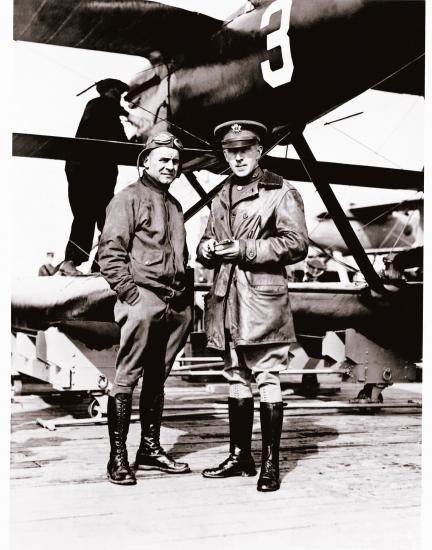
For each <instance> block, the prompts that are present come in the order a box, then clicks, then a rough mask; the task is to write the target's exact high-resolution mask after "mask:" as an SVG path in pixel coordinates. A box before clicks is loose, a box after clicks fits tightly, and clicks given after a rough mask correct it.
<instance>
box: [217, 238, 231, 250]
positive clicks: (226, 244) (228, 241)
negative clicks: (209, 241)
mask: <svg viewBox="0 0 432 550" xmlns="http://www.w3.org/2000/svg"><path fill="white" fill-rule="evenodd" d="M233 242H234V239H224V240H223V241H219V242H217V243H216V244H215V250H217V251H221V250H225V248H229V247H230V246H231V245H232V243H233Z"/></svg>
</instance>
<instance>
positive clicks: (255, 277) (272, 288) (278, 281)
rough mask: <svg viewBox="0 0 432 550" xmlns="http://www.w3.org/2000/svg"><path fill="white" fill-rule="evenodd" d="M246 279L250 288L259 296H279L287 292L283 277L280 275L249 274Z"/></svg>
mask: <svg viewBox="0 0 432 550" xmlns="http://www.w3.org/2000/svg"><path fill="white" fill-rule="evenodd" d="M247 279H248V282H249V285H250V286H251V288H252V289H253V290H254V291H255V292H258V293H260V294H268V295H271V296H280V295H282V294H286V293H287V292H288V287H287V283H286V280H285V277H284V276H283V275H281V274H274V273H259V272H257V273H254V272H249V273H248V274H247Z"/></svg>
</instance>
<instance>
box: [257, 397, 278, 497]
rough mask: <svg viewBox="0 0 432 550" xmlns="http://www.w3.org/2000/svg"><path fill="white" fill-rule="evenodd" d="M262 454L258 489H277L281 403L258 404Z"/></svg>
mask: <svg viewBox="0 0 432 550" xmlns="http://www.w3.org/2000/svg"><path fill="white" fill-rule="evenodd" d="M260 419H261V435H262V456H261V472H260V476H259V478H258V484H257V489H258V491H277V490H278V489H279V487H280V478H279V445H280V437H281V433H282V421H283V403H282V402H279V403H261V404H260Z"/></svg>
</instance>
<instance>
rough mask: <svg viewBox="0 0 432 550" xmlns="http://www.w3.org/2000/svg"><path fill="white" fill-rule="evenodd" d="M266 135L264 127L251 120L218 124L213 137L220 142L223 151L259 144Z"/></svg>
mask: <svg viewBox="0 0 432 550" xmlns="http://www.w3.org/2000/svg"><path fill="white" fill-rule="evenodd" d="M266 134H267V128H266V126H264V124H261V123H260V122H255V121H253V120H237V121H236V120H230V121H228V122H224V123H223V124H219V126H216V128H215V130H214V135H215V137H216V139H218V140H219V141H220V142H221V145H222V148H223V149H238V148H240V147H244V146H246V145H252V144H254V143H261V141H262V140H263V138H264V137H265V135H266Z"/></svg>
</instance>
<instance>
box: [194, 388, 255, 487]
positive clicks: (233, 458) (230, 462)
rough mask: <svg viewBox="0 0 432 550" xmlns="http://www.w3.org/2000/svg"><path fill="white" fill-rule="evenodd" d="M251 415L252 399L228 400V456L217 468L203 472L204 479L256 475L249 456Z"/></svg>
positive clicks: (252, 412) (252, 461)
mask: <svg viewBox="0 0 432 550" xmlns="http://www.w3.org/2000/svg"><path fill="white" fill-rule="evenodd" d="M253 414H254V400H253V398H252V397H247V398H244V399H235V398H233V397H229V398H228V415H229V427H230V448H229V452H230V454H229V456H228V458H226V459H225V460H224V461H223V462H221V464H219V466H216V467H215V468H207V469H205V470H203V472H202V475H203V476H204V477H211V478H220V477H232V476H254V475H256V468H255V462H254V459H253V457H252V454H251V442H252V428H253Z"/></svg>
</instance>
